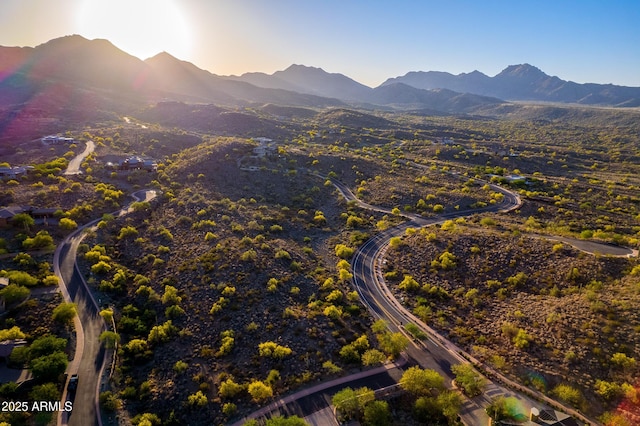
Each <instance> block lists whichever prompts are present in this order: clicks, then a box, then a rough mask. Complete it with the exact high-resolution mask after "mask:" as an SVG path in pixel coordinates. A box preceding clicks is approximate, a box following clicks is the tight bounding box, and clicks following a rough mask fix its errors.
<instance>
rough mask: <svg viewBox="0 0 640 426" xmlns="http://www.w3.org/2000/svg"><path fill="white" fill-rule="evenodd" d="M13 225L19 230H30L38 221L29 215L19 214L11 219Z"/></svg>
mask: <svg viewBox="0 0 640 426" xmlns="http://www.w3.org/2000/svg"><path fill="white" fill-rule="evenodd" d="M11 223H12V224H13V225H14V226H15V227H18V228H23V229H24V230H25V231H27V232H29V229H30V228H31V227H32V226H33V225H35V224H36V221H35V220H34V219H33V218H32V217H31V216H30V215H29V214H28V213H18V214H16V215H14V216H13V217H12V218H11Z"/></svg>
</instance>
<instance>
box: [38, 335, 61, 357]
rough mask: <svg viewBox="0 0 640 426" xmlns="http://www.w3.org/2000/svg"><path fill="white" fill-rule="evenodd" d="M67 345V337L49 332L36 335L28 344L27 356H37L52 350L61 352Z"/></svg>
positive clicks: (52, 351)
mask: <svg viewBox="0 0 640 426" xmlns="http://www.w3.org/2000/svg"><path fill="white" fill-rule="evenodd" d="M66 347H67V339H63V338H62V337H56V336H52V335H50V334H48V335H45V336H42V337H38V338H37V339H36V340H34V341H33V342H32V343H31V345H30V346H29V357H30V358H31V359H33V358H39V357H42V356H45V355H49V354H51V353H54V352H63V351H64V350H65V348H66Z"/></svg>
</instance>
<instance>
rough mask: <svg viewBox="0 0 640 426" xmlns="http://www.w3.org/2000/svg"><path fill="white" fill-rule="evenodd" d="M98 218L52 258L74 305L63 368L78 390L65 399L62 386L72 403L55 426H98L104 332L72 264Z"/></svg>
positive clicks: (145, 195) (141, 197) (137, 196)
mask: <svg viewBox="0 0 640 426" xmlns="http://www.w3.org/2000/svg"><path fill="white" fill-rule="evenodd" d="M131 196H132V197H133V198H134V202H135V201H149V200H151V199H153V198H154V197H155V191H154V190H140V191H136V192H134V193H133V194H131ZM130 211H131V204H129V205H127V206H126V207H124V208H122V209H120V210H118V211H116V212H113V213H112V214H113V215H114V216H122V215H124V214H127V213H128V212H130ZM100 220H101V218H99V219H95V220H92V221H91V222H89V223H87V224H85V225H83V226H81V227H79V228H78V229H76V230H75V231H73V232H72V233H70V234H69V235H68V236H67V237H66V238H65V239H64V240H63V241H62V242H61V243H60V244H59V245H58V246H57V247H56V251H55V253H54V257H53V269H54V273H55V274H56V276H57V277H58V279H59V281H60V291H61V292H62V295H63V298H64V300H65V302H74V303H75V304H76V310H77V312H78V315H77V316H76V317H75V318H74V326H75V330H76V347H75V353H74V357H73V360H72V361H71V362H70V363H69V366H68V367H67V374H68V375H69V376H70V375H71V374H78V377H79V380H78V388H77V390H76V392H75V395H74V397H75V398H73V397H71V396H70V395H69V392H68V389H67V385H68V383H66V384H65V387H64V390H63V394H62V400H63V401H66V400H67V399H69V400H73V410H72V411H71V412H70V413H67V412H60V413H59V415H58V420H57V424H58V425H67V424H69V425H71V426H75V425H78V426H86V425H98V426H101V425H102V420H101V418H100V415H99V407H98V394H99V388H100V378H101V374H102V371H103V369H104V362H105V355H106V352H105V350H104V348H103V347H102V344H101V343H100V334H101V333H102V332H103V331H104V330H106V327H105V323H104V320H103V319H102V317H100V315H99V312H100V306H99V304H98V302H97V301H96V300H95V298H94V297H93V294H92V293H91V290H90V289H89V286H88V285H87V283H86V282H85V280H84V277H83V276H82V273H81V272H80V269H79V268H78V266H77V264H76V255H77V250H78V246H79V245H80V243H81V242H82V240H83V239H84V238H85V236H86V234H85V233H84V231H85V230H87V229H90V228H92V227H94V226H95V225H96V224H97V223H98V222H99V221H100Z"/></svg>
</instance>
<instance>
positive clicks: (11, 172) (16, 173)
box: [0, 166, 27, 180]
mask: <svg viewBox="0 0 640 426" xmlns="http://www.w3.org/2000/svg"><path fill="white" fill-rule="evenodd" d="M26 174H27V168H26V167H21V166H14V167H0V179H2V180H4V179H7V180H9V179H17V178H19V177H20V176H24V175H26Z"/></svg>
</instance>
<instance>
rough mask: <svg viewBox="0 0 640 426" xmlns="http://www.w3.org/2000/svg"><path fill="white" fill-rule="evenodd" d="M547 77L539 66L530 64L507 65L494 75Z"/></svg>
mask: <svg viewBox="0 0 640 426" xmlns="http://www.w3.org/2000/svg"><path fill="white" fill-rule="evenodd" d="M507 76H508V77H534V76H535V77H548V75H547V74H545V73H544V72H543V71H542V70H541V69H540V68H537V67H534V66H533V65H530V64H518V65H509V66H508V67H507V68H505V69H504V70H502V72H500V74H498V75H497V76H496V77H507Z"/></svg>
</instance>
